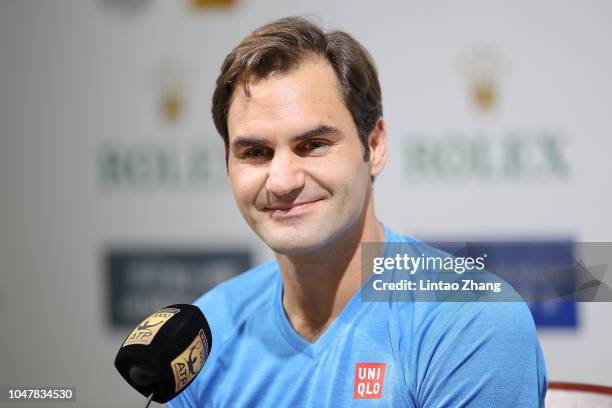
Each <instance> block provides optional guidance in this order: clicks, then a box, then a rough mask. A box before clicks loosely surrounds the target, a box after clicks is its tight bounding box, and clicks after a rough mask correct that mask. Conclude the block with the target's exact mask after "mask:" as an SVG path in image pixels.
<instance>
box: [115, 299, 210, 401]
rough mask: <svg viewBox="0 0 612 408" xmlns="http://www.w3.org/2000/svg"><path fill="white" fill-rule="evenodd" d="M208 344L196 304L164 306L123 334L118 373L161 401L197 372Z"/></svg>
mask: <svg viewBox="0 0 612 408" xmlns="http://www.w3.org/2000/svg"><path fill="white" fill-rule="evenodd" d="M211 348H212V334H211V332H210V327H209V325H208V322H207V321H206V318H205V317H204V314H202V312H201V311H200V309H199V308H198V307H197V306H193V305H187V304H176V305H170V306H167V307H165V308H163V309H161V310H159V311H157V312H155V313H153V314H152V315H150V316H149V317H147V318H146V319H145V320H143V321H142V322H141V323H140V324H139V325H138V326H136V328H135V329H134V330H132V332H131V333H130V334H129V335H128V336H127V338H126V339H125V341H124V342H123V344H122V345H121V348H119V352H118V353H117V357H115V367H116V368H117V370H118V371H119V374H121V376H122V377H123V378H124V379H125V380H126V381H127V382H128V383H129V384H130V385H131V386H132V387H134V388H135V389H136V390H137V391H138V392H139V393H141V394H142V395H144V396H145V397H148V401H147V405H146V406H147V407H148V406H149V403H150V402H151V399H152V400H153V401H155V402H159V403H161V404H164V403H166V402H168V401H170V400H171V399H172V398H174V397H176V396H177V395H178V394H180V393H181V392H183V390H185V388H186V387H187V385H189V384H190V383H191V382H192V381H193V380H194V378H195V377H196V376H197V375H198V373H199V372H200V370H201V369H202V367H203V366H204V363H205V362H206V359H207V358H208V355H209V353H210V350H211Z"/></svg>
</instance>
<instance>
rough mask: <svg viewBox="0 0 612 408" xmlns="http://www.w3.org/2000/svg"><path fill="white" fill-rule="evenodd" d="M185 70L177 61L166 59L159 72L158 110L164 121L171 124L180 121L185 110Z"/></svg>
mask: <svg viewBox="0 0 612 408" xmlns="http://www.w3.org/2000/svg"><path fill="white" fill-rule="evenodd" d="M184 70H185V68H184V67H183V66H182V65H181V64H180V63H178V62H177V61H165V62H164V63H162V64H161V65H160V66H159V70H158V72H157V78H156V84H157V86H158V90H157V98H158V112H159V116H160V117H161V118H162V119H163V120H164V122H166V123H167V124H170V125H173V124H176V123H178V121H179V119H181V118H182V116H183V114H184V111H185V81H186V75H185V72H184Z"/></svg>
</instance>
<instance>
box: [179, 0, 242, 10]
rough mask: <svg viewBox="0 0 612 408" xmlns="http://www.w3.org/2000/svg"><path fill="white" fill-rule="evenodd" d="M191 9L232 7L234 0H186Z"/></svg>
mask: <svg viewBox="0 0 612 408" xmlns="http://www.w3.org/2000/svg"><path fill="white" fill-rule="evenodd" d="M187 2H188V3H189V6H190V7H191V9H193V10H195V11H205V10H207V9H210V8H219V7H232V6H234V5H235V4H236V2H237V1H236V0H187Z"/></svg>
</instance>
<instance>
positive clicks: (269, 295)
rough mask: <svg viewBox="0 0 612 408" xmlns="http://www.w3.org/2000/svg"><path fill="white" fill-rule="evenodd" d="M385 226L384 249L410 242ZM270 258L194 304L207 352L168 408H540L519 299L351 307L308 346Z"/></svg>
mask: <svg viewBox="0 0 612 408" xmlns="http://www.w3.org/2000/svg"><path fill="white" fill-rule="evenodd" d="M411 241H413V240H412V239H410V238H408V237H403V236H401V235H398V234H396V233H394V232H392V231H391V230H389V229H387V228H385V242H411ZM282 294H283V282H282V279H281V274H280V271H279V267H278V264H277V263H276V262H275V261H272V262H269V263H266V264H264V265H261V266H258V267H256V268H254V269H252V270H250V271H248V272H245V273H243V274H241V275H239V276H238V277H236V278H234V279H231V280H229V281H227V282H225V283H223V284H221V285H219V286H217V287H216V288H214V289H213V290H211V291H210V292H208V293H207V294H206V295H204V296H202V297H201V298H199V299H198V300H197V301H196V302H195V304H196V305H197V306H199V307H200V308H201V309H202V311H203V312H204V314H205V315H206V317H207V319H208V321H209V324H210V326H211V330H212V333H213V348H212V351H211V354H210V356H209V358H208V360H207V361H206V364H205V366H204V368H203V369H202V372H201V373H200V374H199V376H198V377H196V379H195V380H194V381H193V383H192V384H190V385H189V386H188V388H187V389H186V390H185V391H184V392H183V393H182V394H181V395H179V396H178V397H176V398H175V399H174V400H172V401H170V402H169V403H168V404H169V406H170V407H172V408H178V407H255V406H262V407H292V408H295V407H346V406H358V407H380V406H385V407H459V406H462V407H463V406H468V407H487V408H489V407H495V408H502V407H521V408H527V407H540V406H543V405H544V395H545V393H546V387H547V382H546V368H545V365H544V359H543V356H542V351H541V348H540V344H539V341H538V336H537V333H536V330H535V325H534V323H533V319H532V317H531V314H530V312H529V309H528V308H527V306H526V305H525V304H524V303H522V302H503V303H500V302H397V301H387V302H362V301H361V296H360V291H358V292H357V293H355V295H354V296H353V297H352V299H351V300H350V301H349V302H348V304H347V305H346V306H345V308H344V310H342V312H341V313H340V314H339V315H338V317H337V318H336V319H335V320H334V322H333V323H332V324H331V325H330V326H329V327H328V328H327V330H325V332H324V333H323V334H322V335H321V337H319V339H317V341H316V342H314V343H310V342H308V341H306V340H305V339H303V338H302V337H301V336H300V335H299V334H298V333H297V332H296V331H295V330H294V329H293V327H292V326H291V324H290V323H289V321H288V319H287V317H286V315H285V312H284V309H283V304H282Z"/></svg>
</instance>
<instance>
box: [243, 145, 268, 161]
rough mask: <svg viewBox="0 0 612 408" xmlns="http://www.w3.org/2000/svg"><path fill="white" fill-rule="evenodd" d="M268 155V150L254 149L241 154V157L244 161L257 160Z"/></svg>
mask: <svg viewBox="0 0 612 408" xmlns="http://www.w3.org/2000/svg"><path fill="white" fill-rule="evenodd" d="M269 154H270V152H269V149H264V148H261V147H254V148H251V149H248V150H246V151H245V152H244V153H242V157H244V158H246V159H259V158H262V157H266V156H268V155H269Z"/></svg>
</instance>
